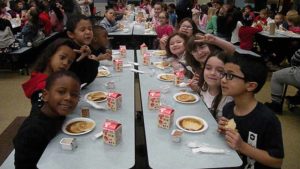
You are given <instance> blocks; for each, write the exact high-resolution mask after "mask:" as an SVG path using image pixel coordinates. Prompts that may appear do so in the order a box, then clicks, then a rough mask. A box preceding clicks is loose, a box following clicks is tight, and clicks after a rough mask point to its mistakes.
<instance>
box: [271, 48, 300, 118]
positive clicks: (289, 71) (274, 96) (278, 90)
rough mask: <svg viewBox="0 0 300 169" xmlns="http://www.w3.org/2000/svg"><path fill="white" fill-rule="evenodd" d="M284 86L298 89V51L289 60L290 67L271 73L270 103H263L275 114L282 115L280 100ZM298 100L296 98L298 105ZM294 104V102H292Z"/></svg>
mask: <svg viewBox="0 0 300 169" xmlns="http://www.w3.org/2000/svg"><path fill="white" fill-rule="evenodd" d="M285 85H291V86H295V87H296V88H298V89H299V88H300V49H298V50H297V51H296V52H295V53H294V55H293V56H292V58H291V67H287V68H284V69H281V70H278V71H276V72H273V74H272V78H271V100H272V102H271V103H265V105H267V106H268V107H269V108H270V109H272V110H273V111H274V112H275V113H278V114H282V104H281V102H282V99H283V91H284V86H285ZM299 101H300V99H299V97H298V103H299ZM294 102H295V101H294Z"/></svg>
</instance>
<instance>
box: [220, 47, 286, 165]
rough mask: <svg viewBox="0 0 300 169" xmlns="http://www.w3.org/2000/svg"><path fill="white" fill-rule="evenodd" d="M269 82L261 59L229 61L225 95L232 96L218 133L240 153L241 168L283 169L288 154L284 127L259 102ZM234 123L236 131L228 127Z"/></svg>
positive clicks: (223, 76) (241, 57)
mask: <svg viewBox="0 0 300 169" xmlns="http://www.w3.org/2000/svg"><path fill="white" fill-rule="evenodd" d="M266 78H267V68H266V65H265V63H264V62H263V61H262V59H261V58H257V57H255V56H252V55H246V54H238V53H235V54H234V56H231V57H227V58H226V61H225V67H224V72H223V73H222V74H221V86H222V94H223V95H225V96H232V97H233V99H234V102H230V103H228V104H227V105H225V106H224V108H223V116H224V117H221V118H220V119H219V122H218V123H219V128H218V131H219V132H220V133H222V134H224V135H225V140H226V142H227V144H228V145H229V146H230V147H231V148H232V149H235V150H236V151H238V152H239V154H240V156H241V158H242V160H243V165H242V167H241V168H251V169H255V168H259V169H265V168H280V167H281V165H282V161H283V157H284V151H283V142H282V132H281V125H280V122H279V120H278V118H277V117H276V116H275V114H274V113H273V112H272V111H271V110H270V109H268V108H267V107H266V106H265V105H263V104H262V103H260V102H258V101H257V100H256V99H255V93H257V92H259V90H260V89H261V88H262V86H263V85H264V83H265V80H266ZM229 119H234V121H235V123H236V129H229V128H227V127H226V125H227V123H228V120H229Z"/></svg>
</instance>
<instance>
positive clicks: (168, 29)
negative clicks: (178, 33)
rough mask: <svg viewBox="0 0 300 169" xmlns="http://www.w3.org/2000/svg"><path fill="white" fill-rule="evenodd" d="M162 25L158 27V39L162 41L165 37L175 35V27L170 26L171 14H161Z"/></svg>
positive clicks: (160, 21)
mask: <svg viewBox="0 0 300 169" xmlns="http://www.w3.org/2000/svg"><path fill="white" fill-rule="evenodd" d="M159 23H160V25H158V26H156V28H155V30H156V33H157V38H158V39H160V38H162V37H163V36H170V35H171V34H172V33H173V30H174V29H173V26H172V25H170V24H169V14H168V13H167V12H165V11H163V12H161V13H160V14H159Z"/></svg>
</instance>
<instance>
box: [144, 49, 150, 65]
mask: <svg viewBox="0 0 300 169" xmlns="http://www.w3.org/2000/svg"><path fill="white" fill-rule="evenodd" d="M150 56H151V55H150V53H148V52H146V53H144V56H143V64H144V65H145V66H148V65H150Z"/></svg>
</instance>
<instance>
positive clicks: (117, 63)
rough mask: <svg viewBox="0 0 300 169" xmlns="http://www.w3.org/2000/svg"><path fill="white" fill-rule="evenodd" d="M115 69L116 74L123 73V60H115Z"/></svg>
mask: <svg viewBox="0 0 300 169" xmlns="http://www.w3.org/2000/svg"><path fill="white" fill-rule="evenodd" d="M113 62H114V69H115V71H116V72H122V71H123V60H122V59H115V60H114V61H113Z"/></svg>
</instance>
